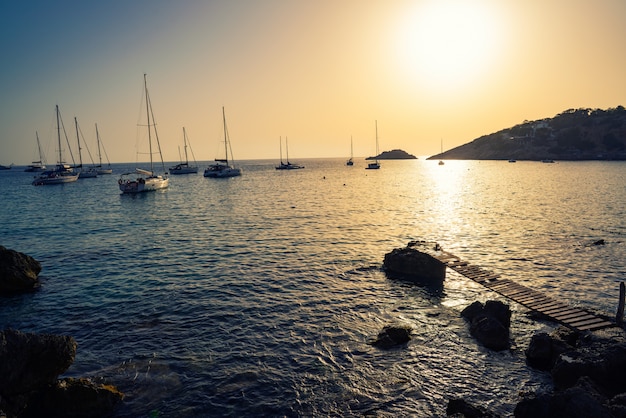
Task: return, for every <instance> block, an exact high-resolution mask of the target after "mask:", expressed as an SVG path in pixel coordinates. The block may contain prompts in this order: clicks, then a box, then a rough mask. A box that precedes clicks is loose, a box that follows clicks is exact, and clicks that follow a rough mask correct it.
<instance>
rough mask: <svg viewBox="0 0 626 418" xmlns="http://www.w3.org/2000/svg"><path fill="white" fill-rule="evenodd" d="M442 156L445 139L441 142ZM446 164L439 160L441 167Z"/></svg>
mask: <svg viewBox="0 0 626 418" xmlns="http://www.w3.org/2000/svg"><path fill="white" fill-rule="evenodd" d="M440 154H443V139H442V140H441V152H440ZM444 164H445V163H444V162H443V160H439V165H444Z"/></svg>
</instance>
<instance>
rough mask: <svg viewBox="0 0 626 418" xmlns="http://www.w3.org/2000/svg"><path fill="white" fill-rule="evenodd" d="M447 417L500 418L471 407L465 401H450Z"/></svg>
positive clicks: (481, 409)
mask: <svg viewBox="0 0 626 418" xmlns="http://www.w3.org/2000/svg"><path fill="white" fill-rule="evenodd" d="M446 415H447V416H452V417H458V418H498V417H499V415H496V414H494V413H492V412H490V411H487V410H485V409H483V408H480V407H477V406H474V405H471V404H470V403H468V402H467V401H466V400H465V399H460V398H457V399H450V400H448V406H447V407H446Z"/></svg>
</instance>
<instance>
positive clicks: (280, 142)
mask: <svg viewBox="0 0 626 418" xmlns="http://www.w3.org/2000/svg"><path fill="white" fill-rule="evenodd" d="M278 142H279V144H280V165H283V137H282V136H279V137H278Z"/></svg>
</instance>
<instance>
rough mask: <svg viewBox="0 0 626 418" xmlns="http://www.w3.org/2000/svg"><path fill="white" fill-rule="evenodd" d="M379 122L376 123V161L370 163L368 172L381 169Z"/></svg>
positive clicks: (367, 168)
mask: <svg viewBox="0 0 626 418" xmlns="http://www.w3.org/2000/svg"><path fill="white" fill-rule="evenodd" d="M378 154H379V152H378V121H376V161H375V162H373V163H369V164H368V165H367V167H365V169H366V170H378V169H379V168H380V163H379V162H378Z"/></svg>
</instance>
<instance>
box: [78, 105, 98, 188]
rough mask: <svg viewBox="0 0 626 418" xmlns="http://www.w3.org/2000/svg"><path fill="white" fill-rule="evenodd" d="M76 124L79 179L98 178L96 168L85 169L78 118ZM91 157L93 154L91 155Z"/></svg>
mask: <svg viewBox="0 0 626 418" xmlns="http://www.w3.org/2000/svg"><path fill="white" fill-rule="evenodd" d="M74 124H75V125H76V142H77V143H78V163H79V165H78V166H76V167H74V168H78V169H80V170H79V171H78V178H79V179H90V178H96V177H98V170H96V168H95V167H93V166H92V167H89V168H85V167H83V154H82V149H83V148H82V147H81V146H80V130H79V128H78V119H76V117H74ZM83 139H84V138H83ZM87 152H89V148H88V149H87ZM89 157H91V153H89ZM92 162H93V161H92Z"/></svg>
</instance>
